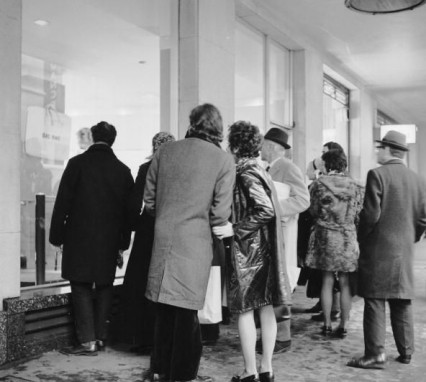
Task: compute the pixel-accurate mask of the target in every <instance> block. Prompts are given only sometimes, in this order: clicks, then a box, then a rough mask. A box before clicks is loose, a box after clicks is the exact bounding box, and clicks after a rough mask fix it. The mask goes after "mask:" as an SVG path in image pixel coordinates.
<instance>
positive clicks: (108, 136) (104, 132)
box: [90, 121, 117, 146]
mask: <svg viewBox="0 0 426 382" xmlns="http://www.w3.org/2000/svg"><path fill="white" fill-rule="evenodd" d="M90 131H91V132H92V138H93V142H94V143H96V142H105V143H107V144H108V145H109V146H112V145H113V143H114V141H115V137H116V136H117V130H115V127H114V126H113V125H111V124H109V123H108V122H105V121H102V122H99V123H98V124H96V125H95V126H92V127H91V129H90Z"/></svg>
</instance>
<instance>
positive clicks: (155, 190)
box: [144, 104, 235, 381]
mask: <svg viewBox="0 0 426 382" xmlns="http://www.w3.org/2000/svg"><path fill="white" fill-rule="evenodd" d="M189 119H190V127H189V129H188V132H187V135H186V138H185V139H182V140H180V141H177V142H171V143H167V144H166V145H164V146H162V147H161V148H160V149H159V150H158V152H157V153H156V154H155V155H154V158H153V160H152V163H151V166H150V168H149V170H148V175H147V179H146V185H145V193H144V201H145V209H146V210H147V211H148V212H149V213H151V214H152V215H155V235H154V246H153V250H152V258H151V264H150V269H149V274H148V284H147V292H146V297H147V298H148V299H150V300H151V301H154V302H155V303H156V309H157V314H156V328H155V332H154V351H153V355H152V357H151V369H152V373H153V374H160V377H161V378H164V380H166V381H168V380H172V381H193V380H194V381H195V380H197V381H198V380H204V381H209V380H210V381H211V378H204V379H201V378H200V377H199V376H197V372H198V367H199V363H200V358H201V351H202V343H201V333H200V325H199V321H198V316H197V311H198V310H201V309H202V308H203V305H204V299H205V295H206V289H207V282H208V279H209V273H210V268H211V264H212V260H213V239H212V227H215V226H226V225H230V224H231V223H229V217H230V215H231V204H232V192H233V185H234V182H235V163H234V159H233V158H232V156H231V155H230V154H228V153H226V152H225V151H223V150H222V149H221V148H220V145H219V142H220V141H221V140H222V130H223V127H222V117H221V115H220V113H219V111H218V110H217V109H216V107H215V106H213V105H211V104H204V105H200V106H197V107H196V108H195V109H193V110H192V112H191V114H190V118H189ZM144 380H145V381H151V380H158V379H156V376H155V375H152V376H151V377H150V376H145V378H144ZM160 380H163V379H160Z"/></svg>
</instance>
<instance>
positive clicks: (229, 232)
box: [212, 222, 234, 240]
mask: <svg viewBox="0 0 426 382" xmlns="http://www.w3.org/2000/svg"><path fill="white" fill-rule="evenodd" d="M212 230H213V233H214V234H215V235H216V237H217V238H218V239H220V240H222V239H223V238H225V237H231V236H234V230H233V229H232V223H230V222H228V223H226V224H225V225H220V226H215V227H213V228H212Z"/></svg>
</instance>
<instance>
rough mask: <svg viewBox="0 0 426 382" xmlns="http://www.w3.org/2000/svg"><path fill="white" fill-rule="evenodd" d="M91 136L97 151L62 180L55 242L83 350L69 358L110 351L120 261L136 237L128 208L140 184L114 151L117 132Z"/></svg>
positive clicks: (104, 126)
mask: <svg viewBox="0 0 426 382" xmlns="http://www.w3.org/2000/svg"><path fill="white" fill-rule="evenodd" d="M91 132H92V136H93V141H94V143H93V145H91V146H90V147H89V148H88V150H87V151H86V152H84V153H82V154H79V155H77V156H75V157H73V158H71V159H70V161H69V162H68V164H67V166H66V168H65V171H64V173H63V175H62V179H61V182H60V185H59V190H58V194H57V196H56V201H55V205H54V208H53V214H52V223H51V227H50V238H49V240H50V243H52V244H53V245H55V246H62V250H63V257H62V277H63V278H64V279H66V280H69V281H70V284H71V294H72V302H73V312H74V321H75V327H76V332H77V339H78V341H79V344H78V345H77V346H75V347H71V348H65V349H63V352H65V353H67V354H75V355H96V354H97V349H98V348H103V346H104V341H105V340H106V337H107V321H108V318H109V313H110V309H111V305H112V297H113V282H114V278H115V270H116V265H117V256H118V254H119V252H120V251H121V253H122V251H123V250H125V249H127V248H128V247H129V244H130V233H131V231H130V228H129V225H128V222H127V218H126V202H127V198H128V195H129V194H130V192H131V190H132V187H133V183H134V182H133V177H132V175H131V172H130V169H129V168H128V167H127V166H126V165H125V164H123V163H122V162H120V161H119V160H118V159H117V157H116V156H115V155H114V152H113V151H112V149H111V146H112V144H113V143H114V140H115V137H116V135H117V132H116V130H115V128H114V126H112V125H110V124H108V123H107V122H99V123H98V124H97V125H95V126H93V127H92V128H91ZM93 285H94V286H95V288H96V302H95V306H93V298H92V288H93Z"/></svg>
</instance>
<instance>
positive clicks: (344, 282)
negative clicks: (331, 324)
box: [339, 272, 352, 328]
mask: <svg viewBox="0 0 426 382" xmlns="http://www.w3.org/2000/svg"><path fill="white" fill-rule="evenodd" d="M339 285H340V311H341V318H340V327H341V328H346V323H347V322H348V321H349V313H350V311H351V306H352V295H351V288H350V285H349V275H348V274H347V273H344V272H341V273H340V274H339Z"/></svg>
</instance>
